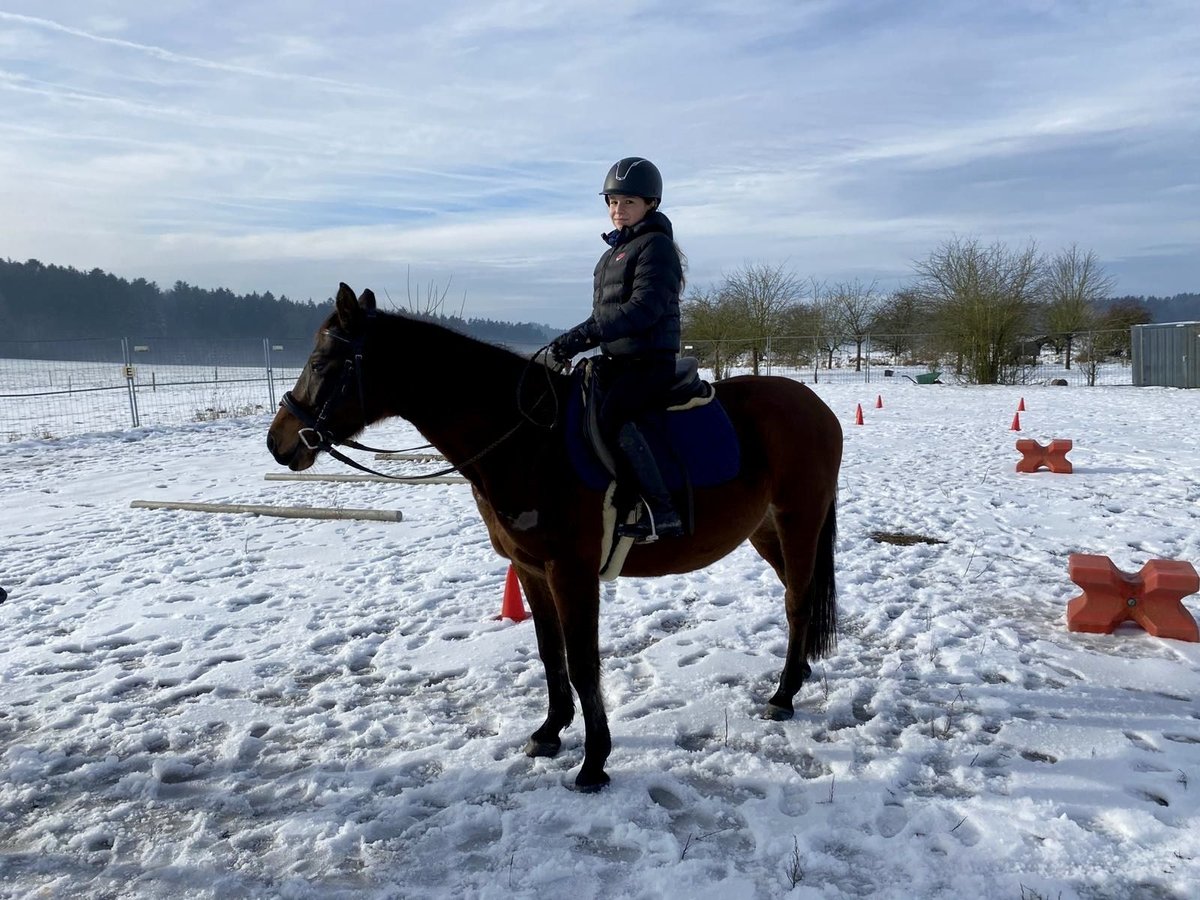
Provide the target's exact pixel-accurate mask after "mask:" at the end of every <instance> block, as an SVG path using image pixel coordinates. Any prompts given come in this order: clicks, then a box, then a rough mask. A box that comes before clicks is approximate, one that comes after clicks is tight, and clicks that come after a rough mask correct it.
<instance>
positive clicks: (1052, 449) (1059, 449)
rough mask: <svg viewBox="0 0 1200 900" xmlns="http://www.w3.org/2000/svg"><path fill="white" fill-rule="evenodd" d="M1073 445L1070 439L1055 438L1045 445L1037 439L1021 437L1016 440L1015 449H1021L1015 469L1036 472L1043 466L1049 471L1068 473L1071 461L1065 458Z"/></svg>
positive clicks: (1071, 469)
mask: <svg viewBox="0 0 1200 900" xmlns="http://www.w3.org/2000/svg"><path fill="white" fill-rule="evenodd" d="M1073 446H1074V444H1073V443H1072V442H1071V441H1067V440H1063V439H1061V438H1055V439H1054V440H1052V441H1051V442H1050V443H1049V444H1047V445H1046V446H1045V447H1043V446H1042V445H1041V444H1039V443H1038V442H1037V441H1031V440H1029V439H1028V438H1021V440H1019V441H1017V449H1018V450H1020V451H1021V461H1020V462H1019V463H1017V471H1018V472H1036V471H1037V470H1038V469H1040V468H1041V467H1042V466H1045V467H1046V468H1047V469H1049V470H1050V471H1051V472H1057V473H1058V474H1060V475H1070V474H1071V472H1072V471H1073V467H1072V466H1071V461H1070V460H1069V459H1067V451H1068V450H1070V449H1071V447H1073Z"/></svg>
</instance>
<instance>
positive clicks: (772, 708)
mask: <svg viewBox="0 0 1200 900" xmlns="http://www.w3.org/2000/svg"><path fill="white" fill-rule="evenodd" d="M794 715H796V711H795V710H794V709H792V708H790V707H787V706H776V705H775V704H774V703H768V704H767V708H766V709H764V710H763V718H764V719H770V720H772V721H774V722H786V721H787V720H788V719H790V718H792V717H793V716H794Z"/></svg>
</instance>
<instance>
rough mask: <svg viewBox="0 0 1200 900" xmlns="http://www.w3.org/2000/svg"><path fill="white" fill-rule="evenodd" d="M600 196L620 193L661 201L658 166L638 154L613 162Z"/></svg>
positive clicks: (660, 182)
mask: <svg viewBox="0 0 1200 900" xmlns="http://www.w3.org/2000/svg"><path fill="white" fill-rule="evenodd" d="M600 194H601V196H605V197H607V196H608V195H609V194H621V195H624V196H626V197H645V198H646V199H647V200H658V201H659V202H661V201H662V175H661V174H659V171H658V167H657V166H655V165H654V163H652V162H650V160H648V159H643V158H642V157H640V156H627V157H625V158H624V159H619V160H617V161H616V162H615V163H613V165H612V168H611V169H609V170H608V175H607V176H606V177H605V179H604V190H602V191H601V192H600Z"/></svg>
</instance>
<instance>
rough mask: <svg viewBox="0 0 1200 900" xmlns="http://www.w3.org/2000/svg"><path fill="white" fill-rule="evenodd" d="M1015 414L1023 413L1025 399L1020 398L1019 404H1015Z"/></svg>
mask: <svg viewBox="0 0 1200 900" xmlns="http://www.w3.org/2000/svg"><path fill="white" fill-rule="evenodd" d="M1017 412H1025V398H1024V397H1022V398H1021V402H1020V403H1018V404H1017Z"/></svg>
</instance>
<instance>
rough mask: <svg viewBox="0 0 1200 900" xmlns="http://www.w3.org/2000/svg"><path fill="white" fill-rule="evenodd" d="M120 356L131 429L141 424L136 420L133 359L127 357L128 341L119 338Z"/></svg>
mask: <svg viewBox="0 0 1200 900" xmlns="http://www.w3.org/2000/svg"><path fill="white" fill-rule="evenodd" d="M121 356H122V357H124V359H125V389H126V390H127V391H128V392H129V415H130V418H131V420H132V421H133V427H134V428H137V427H138V425H140V424H141V422H140V421H139V419H138V406H137V385H136V384H135V383H134V371H133V357H132V356H130V355H129V339H128V338H121Z"/></svg>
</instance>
